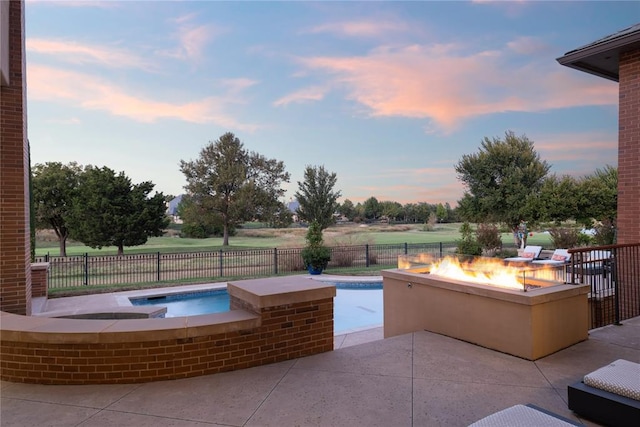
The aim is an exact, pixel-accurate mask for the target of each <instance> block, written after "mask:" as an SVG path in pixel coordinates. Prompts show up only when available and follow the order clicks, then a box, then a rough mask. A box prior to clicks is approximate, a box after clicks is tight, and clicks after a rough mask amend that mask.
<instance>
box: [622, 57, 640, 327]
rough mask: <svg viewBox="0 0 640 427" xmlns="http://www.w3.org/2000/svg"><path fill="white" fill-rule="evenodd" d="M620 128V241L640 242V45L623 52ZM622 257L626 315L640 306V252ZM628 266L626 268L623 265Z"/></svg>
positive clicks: (623, 309)
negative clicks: (639, 255)
mask: <svg viewBox="0 0 640 427" xmlns="http://www.w3.org/2000/svg"><path fill="white" fill-rule="evenodd" d="M619 64H620V65H619V67H620V68H619V74H620V80H619V82H620V87H619V99H620V100H619V113H618V114H619V119H618V120H619V130H618V219H617V222H618V224H617V226H618V239H617V240H618V241H617V243H619V244H625V243H629V244H633V243H635V244H637V243H640V214H638V212H640V49H635V50H632V51H628V52H624V53H620V58H619ZM622 254H623V256H621V257H619V259H618V261H617V263H618V266H619V268H618V271H619V274H618V279H619V280H618V286H619V292H620V293H621V295H623V296H625V298H624V299H625V301H626V302H625V304H624V305H623V306H622V307H621V310H622V313H621V316H622V318H623V319H626V318H628V317H631V316H633V315H637V313H638V312H639V309H640V300H639V299H638V297H637V296H638V294H639V293H640V280H638V277H639V276H638V275H639V274H640V266H639V265H638V253H637V252H632V251H625V252H623V253H622ZM622 266H624V268H621V267H622Z"/></svg>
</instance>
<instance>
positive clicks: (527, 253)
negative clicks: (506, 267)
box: [504, 245, 542, 262]
mask: <svg viewBox="0 0 640 427" xmlns="http://www.w3.org/2000/svg"><path fill="white" fill-rule="evenodd" d="M541 251H542V246H533V245H527V246H525V248H524V249H523V250H522V253H521V254H520V256H517V257H511V258H505V259H504V260H505V261H506V262H532V261H533V260H535V259H536V258H538V257H539V256H540V252H541Z"/></svg>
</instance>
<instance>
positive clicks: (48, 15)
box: [25, 0, 640, 206]
mask: <svg viewBox="0 0 640 427" xmlns="http://www.w3.org/2000/svg"><path fill="white" fill-rule="evenodd" d="M25 19H26V24H25V25H26V49H27V87H28V135H29V140H30V142H31V158H32V163H34V164H35V163H44V162H50V161H59V162H63V163H68V162H71V161H76V162H78V163H80V164H82V165H87V164H92V165H96V166H108V167H110V168H111V169H114V170H116V171H124V172H125V173H126V174H127V175H128V176H129V177H130V178H131V179H132V180H133V181H134V182H135V183H138V182H141V181H147V180H150V181H152V182H153V183H155V184H156V190H158V191H162V192H164V193H165V194H167V193H169V194H180V193H182V192H183V191H184V190H183V186H184V185H185V180H184V176H183V175H182V173H181V172H180V170H179V162H180V160H191V159H195V158H197V156H198V154H199V152H200V150H201V149H202V147H204V146H205V145H206V144H207V143H208V142H209V141H213V140H216V139H217V138H219V137H220V136H221V135H222V134H224V133H225V132H233V133H235V134H236V136H238V138H240V140H241V141H242V142H243V143H244V145H245V147H246V148H247V149H248V150H251V151H256V152H258V153H260V154H263V155H265V156H266V157H269V158H276V159H278V160H282V161H283V162H284V163H285V165H286V169H287V171H288V172H290V173H291V182H290V183H289V184H288V186H287V188H288V190H289V191H288V194H287V200H288V199H289V198H290V197H291V196H293V193H294V192H295V190H296V189H297V181H300V180H301V179H302V175H303V171H304V167H305V165H324V166H325V167H326V168H327V169H328V170H329V171H332V172H336V173H337V176H338V183H337V189H339V190H341V191H342V194H343V198H342V200H344V199H345V198H348V199H350V200H352V201H353V202H354V203H356V202H362V201H364V200H365V199H367V198H369V197H371V196H375V197H376V198H377V199H378V200H380V201H382V200H394V201H398V202H401V203H403V204H404V203H409V202H428V203H439V202H442V203H445V202H449V203H451V205H452V206H455V205H456V202H457V200H458V199H459V198H460V197H461V196H462V193H463V187H462V185H461V183H460V182H459V181H458V179H457V176H456V173H455V170H454V165H455V163H457V162H458V160H459V159H460V158H461V156H462V155H463V154H469V153H474V152H477V151H478V148H479V146H480V142H481V141H482V139H483V138H484V137H503V136H504V133H505V131H507V130H512V131H514V132H515V133H516V134H518V135H522V134H525V135H526V136H527V137H528V138H529V139H531V140H532V141H534V144H535V148H536V150H537V151H538V153H539V154H540V155H541V157H542V158H543V159H544V160H547V161H548V162H549V163H551V164H552V168H551V171H552V172H553V173H556V174H558V175H562V174H570V175H574V176H583V175H586V174H589V173H592V172H594V171H595V170H596V169H597V168H603V167H604V166H605V165H607V164H608V165H614V166H615V165H617V125H618V123H617V117H618V108H617V102H618V84H617V83H615V82H612V81H608V80H605V79H602V78H599V77H595V76H592V75H589V74H585V73H581V72H578V71H576V70H572V69H569V68H567V67H563V66H561V65H559V64H558V63H557V62H556V58H558V57H560V56H562V55H564V54H565V53H566V52H568V51H570V50H573V49H575V48H578V47H580V46H583V45H585V44H588V43H591V42H593V41H595V40H597V39H599V38H602V37H604V36H607V35H609V34H612V33H615V32H616V31H619V30H621V29H624V28H626V27H629V26H631V25H633V24H635V23H638V22H640V2H637V1H636V2H632V1H628V2H593V1H589V2H568V1H563V2H546V1H545V2H537V1H534V2H528V1H518V2H498V1H495V2H494V1H477V2H303V1H300V2H267V1H264V2H213V1H200V2H191V1H155V2H154V1H125V2H112V1H105V2H101V1H51V0H42V1H30V0H27V1H26V13H25Z"/></svg>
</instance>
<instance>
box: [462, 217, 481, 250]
mask: <svg viewBox="0 0 640 427" xmlns="http://www.w3.org/2000/svg"><path fill="white" fill-rule="evenodd" d="M460 234H462V239H460V240H458V241H457V243H458V253H459V254H463V255H482V247H481V246H480V244H479V243H478V241H477V240H476V238H475V236H474V234H473V228H471V225H469V223H468V222H465V223H463V224H462V225H461V226H460Z"/></svg>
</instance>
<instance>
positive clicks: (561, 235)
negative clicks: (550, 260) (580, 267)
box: [549, 227, 589, 249]
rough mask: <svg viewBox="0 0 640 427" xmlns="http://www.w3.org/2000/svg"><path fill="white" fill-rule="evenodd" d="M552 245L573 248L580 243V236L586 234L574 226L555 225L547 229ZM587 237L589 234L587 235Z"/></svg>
mask: <svg viewBox="0 0 640 427" xmlns="http://www.w3.org/2000/svg"><path fill="white" fill-rule="evenodd" d="M549 234H550V235H551V240H552V241H553V246H555V247H556V248H566V249H568V248H575V247H576V246H579V244H580V236H581V235H583V236H586V235H585V234H582V233H580V232H579V231H578V230H576V229H575V228H568V227H555V228H551V229H549ZM587 237H589V236H587Z"/></svg>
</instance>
